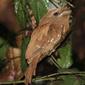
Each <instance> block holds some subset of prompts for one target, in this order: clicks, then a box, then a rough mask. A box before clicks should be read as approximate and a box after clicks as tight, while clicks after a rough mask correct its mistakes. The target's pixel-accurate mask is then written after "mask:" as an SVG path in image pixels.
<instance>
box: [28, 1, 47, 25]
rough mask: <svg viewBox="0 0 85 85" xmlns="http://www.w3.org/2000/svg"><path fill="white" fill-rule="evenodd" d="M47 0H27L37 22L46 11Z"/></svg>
mask: <svg viewBox="0 0 85 85" xmlns="http://www.w3.org/2000/svg"><path fill="white" fill-rule="evenodd" d="M46 2H47V0H44V1H43V0H29V3H30V6H31V9H32V11H33V14H34V16H35V19H36V21H37V23H39V21H40V19H41V17H42V16H43V15H44V14H45V13H46V12H47V7H46V6H47V3H46Z"/></svg>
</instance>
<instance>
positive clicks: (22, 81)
mask: <svg viewBox="0 0 85 85" xmlns="http://www.w3.org/2000/svg"><path fill="white" fill-rule="evenodd" d="M79 74H85V72H59V73H54V74H50V75H47V76H43V77H38V78H34V79H32V82H36V81H46V80H51V81H52V80H55V79H56V78H54V77H53V76H61V75H79ZM21 83H25V80H20V81H7V82H0V85H6V84H8V85H9V84H21Z"/></svg>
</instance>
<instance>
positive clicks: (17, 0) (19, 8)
mask: <svg viewBox="0 0 85 85" xmlns="http://www.w3.org/2000/svg"><path fill="white" fill-rule="evenodd" d="M14 4H15V12H16V16H17V18H18V20H19V22H20V24H21V26H22V27H23V28H25V27H26V23H27V20H28V15H27V13H28V10H27V8H26V6H27V3H26V0H14Z"/></svg>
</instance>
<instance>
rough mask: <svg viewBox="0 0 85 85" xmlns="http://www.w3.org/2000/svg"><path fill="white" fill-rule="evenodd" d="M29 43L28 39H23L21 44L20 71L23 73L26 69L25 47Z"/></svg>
mask: <svg viewBox="0 0 85 85" xmlns="http://www.w3.org/2000/svg"><path fill="white" fill-rule="evenodd" d="M29 41H30V38H29V37H25V38H24V40H23V42H22V46H21V68H22V71H25V70H26V68H27V62H26V59H25V53H26V48H27V45H28V43H29Z"/></svg>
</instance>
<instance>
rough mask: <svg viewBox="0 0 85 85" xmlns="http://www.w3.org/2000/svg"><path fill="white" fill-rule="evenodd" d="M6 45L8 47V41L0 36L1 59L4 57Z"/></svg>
mask: <svg viewBox="0 0 85 85" xmlns="http://www.w3.org/2000/svg"><path fill="white" fill-rule="evenodd" d="M8 47H9V45H8V43H7V42H6V41H5V40H3V39H2V38H0V59H1V60H2V59H4V58H6V52H7V49H8Z"/></svg>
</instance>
